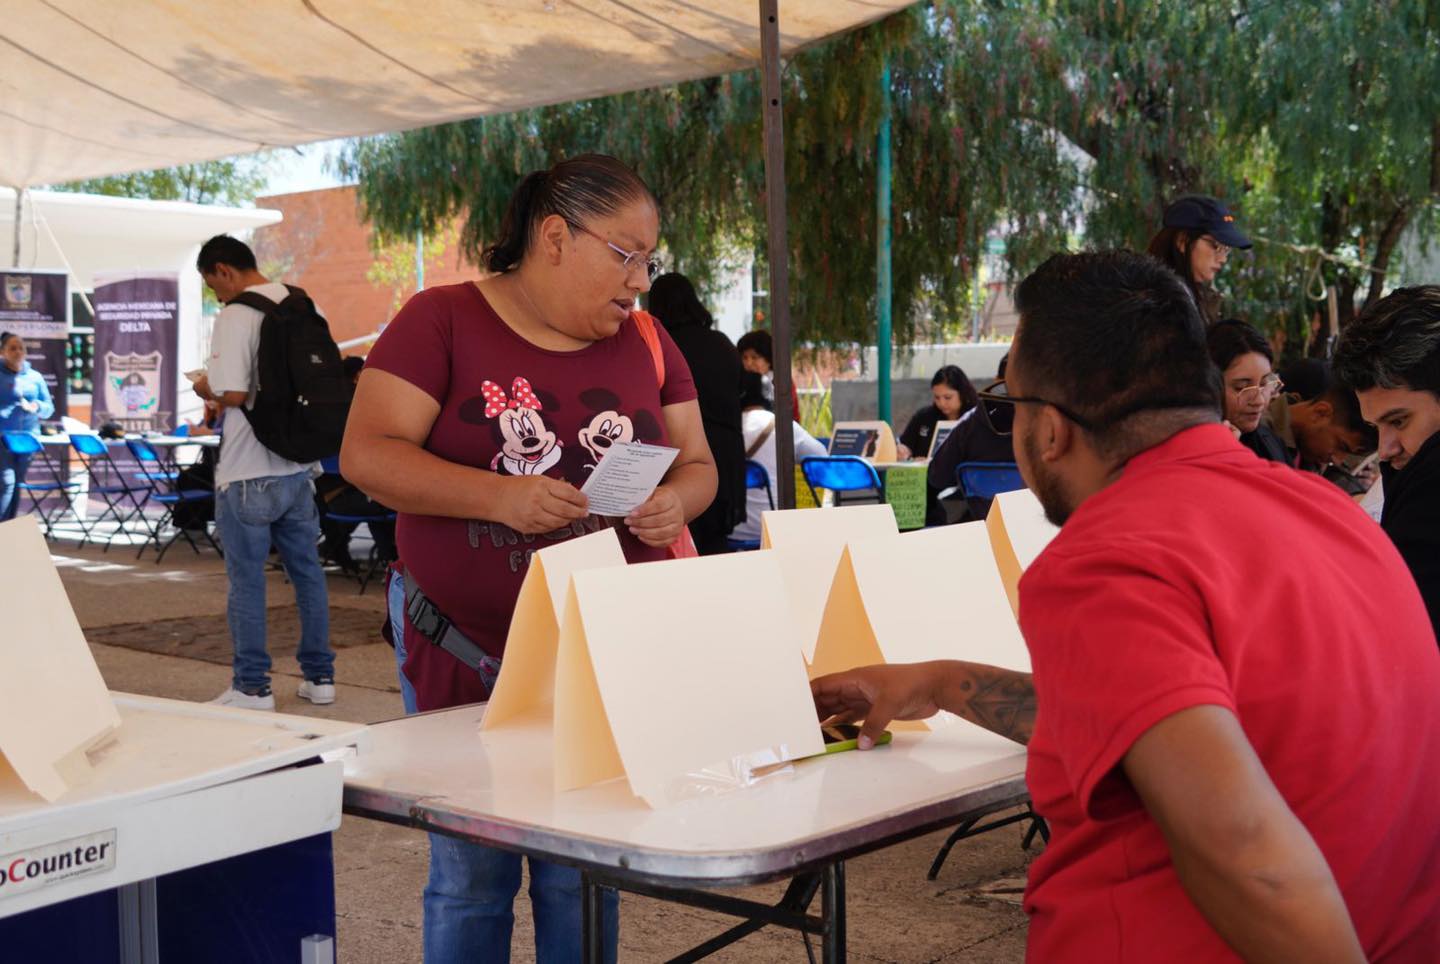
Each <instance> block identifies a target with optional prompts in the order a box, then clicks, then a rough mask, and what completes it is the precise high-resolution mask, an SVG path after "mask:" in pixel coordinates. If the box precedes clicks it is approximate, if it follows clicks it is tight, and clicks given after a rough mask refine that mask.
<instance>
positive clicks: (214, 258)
mask: <svg viewBox="0 0 1440 964" xmlns="http://www.w3.org/2000/svg"><path fill="white" fill-rule="evenodd" d="M222 264H228V265H229V266H230V267H232V268H234V269H236V270H237V271H254V270H255V252H254V251H251V250H250V245H248V244H246V243H245V242H244V241H239V240H237V239H235V238H232V237H230V235H228V234H217V235H215V237H213V238H211V239H210V240H209V241H206V242H205V243H204V244H202V245H201V246H200V256H199V257H198V258H196V259H195V267H197V268H199V269H200V273H201V274H214V273H215V268H216V266H217V265H222Z"/></svg>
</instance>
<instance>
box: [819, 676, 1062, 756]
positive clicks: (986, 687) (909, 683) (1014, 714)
mask: <svg viewBox="0 0 1440 964" xmlns="http://www.w3.org/2000/svg"><path fill="white" fill-rule="evenodd" d="M810 692H811V694H812V695H813V696H814V697H815V711H816V713H817V714H818V715H819V717H820V719H821V720H827V719H830V718H832V717H833V718H834V719H835V721H836V722H838V723H854V722H856V721H857V720H862V719H863V720H864V721H865V725H864V726H862V727H861V728H860V742H859V746H860V749H862V750H868V749H870V748H871V747H872V746H874V745H875V741H876V740H877V739H879V737H880V734H881V733H883V732H884V731H885V727H886V726H888V725H889V724H890V721H891V720H923V719H926V718H928V717H931V716H934V715H935V714H936V713H937V712H939V711H940V710H947V711H949V712H951V713H954V714H956V715H957V716H962V717H964V718H965V719H967V720H969V721H970V722H972V723H975V724H977V725H979V726H983V727H984V728H985V729H987V730H989V731H990V732H992V733H997V734H999V735H1000V736H1003V737H1005V738H1006V739H1010V740H1014V741H1015V742H1016V743H1022V744H1023V743H1028V742H1030V732H1031V730H1032V729H1033V728H1034V725H1035V687H1034V685H1033V684H1032V682H1031V680H1030V674H1029V673H1017V672H1015V671H1014V670H1008V669H1001V668H999V667H997V666H986V665H984V664H983V663H966V662H962V661H960V660H936V661H934V662H930V663H907V664H900V665H887V666H865V667H862V668H860V669H852V670H847V671H845V672H843V673H832V674H831V675H829V676H822V677H820V678H819V679H816V680H812V681H811V683H810Z"/></svg>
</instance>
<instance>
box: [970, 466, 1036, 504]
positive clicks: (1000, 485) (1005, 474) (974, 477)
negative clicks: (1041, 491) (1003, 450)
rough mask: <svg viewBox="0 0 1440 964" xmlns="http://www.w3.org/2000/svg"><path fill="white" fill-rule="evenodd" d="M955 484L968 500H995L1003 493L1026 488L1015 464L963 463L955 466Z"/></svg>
mask: <svg viewBox="0 0 1440 964" xmlns="http://www.w3.org/2000/svg"><path fill="white" fill-rule="evenodd" d="M955 483H956V484H957V485H959V486H960V489H961V491H962V492H964V493H965V498H967V499H993V498H995V496H997V495H999V494H1000V493H1001V492H1014V491H1015V490H1016V489H1023V488H1025V480H1024V479H1023V478H1021V476H1020V467H1019V466H1018V465H1016V464H1015V463H1014V462H961V463H960V464H959V465H957V466H955Z"/></svg>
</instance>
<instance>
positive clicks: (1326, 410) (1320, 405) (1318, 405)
mask: <svg viewBox="0 0 1440 964" xmlns="http://www.w3.org/2000/svg"><path fill="white" fill-rule="evenodd" d="M1310 414H1311V415H1312V416H1314V418H1315V422H1316V424H1318V425H1324V424H1326V423H1328V422H1332V421H1334V420H1335V406H1333V405H1331V404H1330V403H1329V402H1327V401H1325V400H1324V399H1323V398H1322V399H1317V400H1316V401H1314V402H1312V403H1311V405H1310Z"/></svg>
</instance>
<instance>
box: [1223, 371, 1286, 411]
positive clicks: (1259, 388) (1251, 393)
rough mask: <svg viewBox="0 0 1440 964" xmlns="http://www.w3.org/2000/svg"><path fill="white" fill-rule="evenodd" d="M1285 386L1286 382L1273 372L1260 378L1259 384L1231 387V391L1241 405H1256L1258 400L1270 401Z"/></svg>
mask: <svg viewBox="0 0 1440 964" xmlns="http://www.w3.org/2000/svg"><path fill="white" fill-rule="evenodd" d="M1284 387H1285V383H1284V382H1283V381H1281V380H1280V376H1279V375H1277V374H1275V373H1274V372H1271V373H1270V374H1268V375H1266V376H1265V377H1264V378H1262V379H1260V384H1259V385H1249V386H1246V387H1245V388H1241V389H1231V392H1232V393H1233V394H1234V395H1235V400H1236V401H1237V402H1239V403H1240V404H1241V405H1254V404H1255V403H1256V402H1268V401H1270V399H1272V398H1274V397H1275V396H1276V395H1278V394H1280V390H1281V389H1283V388H1284Z"/></svg>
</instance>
